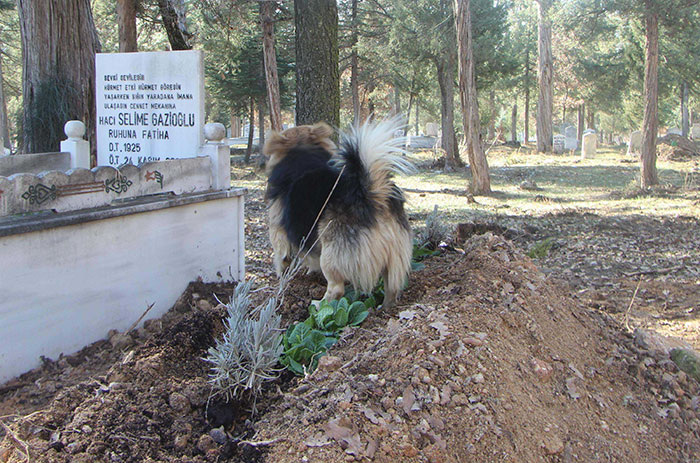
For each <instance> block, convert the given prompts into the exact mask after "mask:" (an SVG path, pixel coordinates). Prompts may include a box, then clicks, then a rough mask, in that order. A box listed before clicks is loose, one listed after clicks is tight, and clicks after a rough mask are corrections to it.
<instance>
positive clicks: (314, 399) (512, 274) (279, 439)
mask: <svg viewBox="0 0 700 463" xmlns="http://www.w3.org/2000/svg"><path fill="white" fill-rule="evenodd" d="M426 265H427V266H426V269H425V270H423V271H421V272H418V273H416V274H414V276H413V277H412V281H411V282H410V286H409V289H408V290H407V292H406V294H405V295H404V298H403V303H404V305H403V306H402V307H401V308H400V309H399V312H398V313H396V314H387V313H381V312H380V313H378V314H376V315H375V316H374V317H370V319H369V320H368V322H367V323H366V324H365V325H363V326H362V328H361V329H358V330H356V331H355V332H354V333H352V334H349V335H348V336H347V337H346V339H345V340H344V341H343V343H341V344H340V345H338V346H336V347H334V348H333V350H332V352H331V355H332V356H334V357H335V358H331V359H328V360H327V361H326V362H324V365H325V366H322V367H320V369H319V370H318V371H317V372H316V373H314V374H313V375H311V376H310V377H308V378H307V379H305V380H304V381H302V382H301V384H300V385H299V386H298V387H297V388H296V389H295V390H293V391H292V392H289V393H286V394H283V395H282V396H281V397H280V398H279V401H278V403H276V404H275V405H274V406H273V407H272V408H271V409H269V410H268V411H267V413H266V414H265V415H264V416H263V417H262V419H261V421H260V422H258V423H257V425H256V428H257V430H258V438H259V439H261V440H265V439H270V440H274V444H273V445H272V446H271V448H270V454H269V455H268V457H267V458H268V461H275V462H292V461H294V462H296V461H343V460H353V459H355V460H361V459H363V458H370V459H373V460H374V461H402V462H413V461H415V462H418V461H431V462H447V461H630V462H631V461H669V462H671V461H673V462H677V461H693V459H694V458H696V456H697V455H698V452H700V439H699V438H698V431H700V421H699V420H698V418H699V416H700V415H699V410H698V398H697V395H698V392H699V390H698V384H697V383H696V382H695V381H694V380H692V379H689V378H688V377H687V376H686V375H685V374H684V373H682V372H679V371H678V370H677V369H676V367H675V364H673V362H671V361H670V360H669V359H668V357H667V356H666V355H665V354H663V353H661V352H651V351H646V350H644V349H643V348H641V347H638V346H637V345H635V343H634V340H633V338H632V337H631V336H628V335H625V334H623V333H621V332H620V331H619V330H618V329H617V328H616V326H615V325H614V323H613V322H612V321H610V319H608V318H607V316H605V315H604V314H598V313H596V312H591V311H588V310H585V309H582V308H580V307H577V306H576V304H575V302H574V301H573V300H572V299H571V298H570V297H569V295H568V294H567V293H566V291H565V290H563V289H562V288H560V287H557V286H554V285H552V284H551V283H549V282H548V281H547V280H546V279H545V277H544V276H543V275H542V274H541V273H539V272H538V271H537V269H536V268H535V267H534V266H533V264H532V263H531V261H530V260H529V259H528V258H527V257H525V256H524V255H523V254H522V253H521V252H520V251H518V250H516V249H515V248H514V247H513V245H512V244H511V243H510V242H508V241H505V240H503V239H502V238H500V237H498V236H494V235H492V234H490V233H487V234H485V235H481V236H475V237H473V238H471V239H470V240H469V241H468V242H467V243H466V245H465V254H464V255H460V254H457V253H452V254H446V255H443V256H441V257H438V258H434V259H430V260H429V261H427V262H426Z"/></svg>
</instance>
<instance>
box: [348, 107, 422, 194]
mask: <svg viewBox="0 0 700 463" xmlns="http://www.w3.org/2000/svg"><path fill="white" fill-rule="evenodd" d="M404 125H405V124H404V123H403V118H402V117H394V118H391V119H386V120H384V121H381V122H374V121H369V120H368V121H366V122H364V123H363V124H361V125H359V126H353V127H352V128H351V129H350V131H349V133H344V134H341V153H340V154H341V156H342V157H343V158H344V165H345V169H346V174H347V175H349V176H356V177H358V178H366V179H367V181H366V183H365V187H366V189H367V194H368V196H367V198H368V199H370V200H371V201H372V202H374V203H375V204H376V205H388V204H389V202H390V200H391V199H392V198H393V199H401V200H402V199H403V198H402V197H401V191H400V190H399V189H397V188H396V187H395V186H394V182H392V181H391V177H392V176H393V175H395V174H400V175H407V174H410V173H412V172H414V171H415V167H414V166H413V164H412V163H411V162H410V161H409V160H408V159H407V158H406V157H405V154H406V151H405V150H404V149H403V147H404V145H405V143H406V137H403V136H398V137H397V136H396V134H397V132H398V131H400V130H401V129H402V128H403V127H404ZM397 196H398V197H397Z"/></svg>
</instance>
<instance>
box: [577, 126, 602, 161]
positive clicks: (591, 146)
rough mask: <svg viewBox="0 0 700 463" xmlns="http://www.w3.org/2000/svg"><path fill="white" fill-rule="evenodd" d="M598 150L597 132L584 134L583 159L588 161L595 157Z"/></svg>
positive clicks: (582, 144)
mask: <svg viewBox="0 0 700 463" xmlns="http://www.w3.org/2000/svg"><path fill="white" fill-rule="evenodd" d="M597 148H598V137H597V136H596V134H595V132H589V133H585V134H583V142H582V143H581V158H582V159H587V158H592V157H594V156H595V153H596V149H597Z"/></svg>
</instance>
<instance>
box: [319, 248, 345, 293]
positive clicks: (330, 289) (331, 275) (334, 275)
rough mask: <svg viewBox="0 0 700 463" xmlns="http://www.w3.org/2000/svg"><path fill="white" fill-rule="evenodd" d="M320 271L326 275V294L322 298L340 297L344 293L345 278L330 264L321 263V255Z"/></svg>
mask: <svg viewBox="0 0 700 463" xmlns="http://www.w3.org/2000/svg"><path fill="white" fill-rule="evenodd" d="M321 271H322V272H323V276H324V277H326V282H327V284H328V285H327V286H326V294H324V295H323V298H324V299H325V300H327V301H333V300H336V299H340V298H341V297H343V295H344V294H345V278H343V275H342V274H341V273H340V272H339V271H338V269H336V268H335V267H333V266H331V265H323V257H322V258H321Z"/></svg>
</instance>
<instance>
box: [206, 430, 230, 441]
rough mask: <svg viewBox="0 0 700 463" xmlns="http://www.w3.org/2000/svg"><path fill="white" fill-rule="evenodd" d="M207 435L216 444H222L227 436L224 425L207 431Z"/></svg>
mask: <svg viewBox="0 0 700 463" xmlns="http://www.w3.org/2000/svg"><path fill="white" fill-rule="evenodd" d="M209 436H210V437H211V438H212V439H214V442H216V443H217V444H220V445H223V444H225V443H226V441H227V440H228V436H227V435H226V433H225V432H224V427H223V426H220V427H218V428H214V429H212V430H211V431H209Z"/></svg>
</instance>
